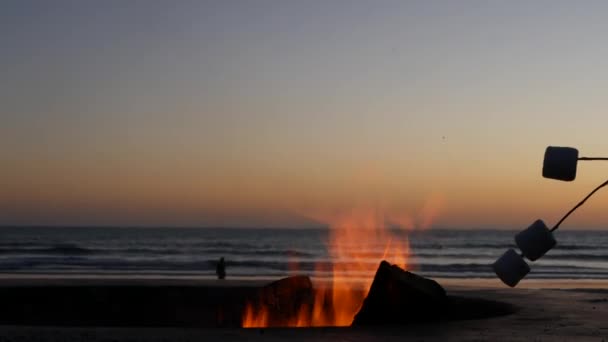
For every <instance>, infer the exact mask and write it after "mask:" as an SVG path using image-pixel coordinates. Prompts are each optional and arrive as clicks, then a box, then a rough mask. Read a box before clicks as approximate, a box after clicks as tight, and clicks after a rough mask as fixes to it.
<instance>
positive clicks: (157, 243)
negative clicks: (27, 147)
mask: <svg viewBox="0 0 608 342" xmlns="http://www.w3.org/2000/svg"><path fill="white" fill-rule="evenodd" d="M515 233H516V232H515V231H492V230H436V229H430V230H426V231H414V232H409V233H407V234H406V233H403V232H400V233H399V234H400V235H398V238H401V239H408V240H409V243H410V252H411V253H412V255H411V257H410V262H409V267H408V268H410V269H411V270H414V271H416V272H417V273H419V274H421V275H425V276H430V277H441V278H493V277H495V276H494V273H493V272H492V269H491V264H492V263H493V262H494V260H496V258H498V257H499V256H500V255H501V254H502V253H503V252H505V251H506V249H507V248H512V247H515V246H514V242H513V237H514V235H515ZM555 236H556V239H557V240H558V245H557V246H556V247H555V248H554V249H553V250H551V251H550V252H549V253H548V254H547V255H545V256H544V257H543V258H542V259H541V260H538V261H536V262H533V263H530V265H531V268H532V271H531V273H530V274H529V275H528V277H527V278H543V279H608V231H574V230H566V229H564V230H562V231H557V232H556V233H555ZM327 241H328V231H327V230H326V229H253V228H249V229H229V228H205V229H194V228H89V227H80V228H79V227H69V228H67V227H66V228H50V227H3V228H0V274H41V275H46V274H51V275H91V276H95V275H118V276H160V277H180V276H189V277H202V278H213V277H215V265H216V263H217V261H218V259H219V258H220V257H224V258H225V260H226V268H227V273H228V278H240V279H245V278H247V279H249V278H274V277H280V276H284V275H289V274H293V273H294V270H293V265H297V272H296V273H300V274H307V275H310V276H312V277H313V278H318V279H324V278H328V277H330V276H331V269H332V268H331V265H332V264H333V263H336V262H350V261H349V260H339V261H338V260H336V259H335V258H332V254H331V253H330V252H329V251H328V248H327ZM344 247H345V248H351V249H353V250H357V251H359V252H361V253H359V254H361V255H363V256H365V259H364V261H365V262H369V263H370V264H374V265H377V264H378V263H379V262H380V257H379V255H382V251H383V250H384V248H385V246H384V245H378V246H370V248H371V249H369V250H366V251H362V250H360V249H361V245H358V244H356V245H351V246H344ZM389 261H390V260H389ZM319 265H322V266H323V267H319ZM320 268H321V269H325V270H327V271H324V272H321V271H319V269H320ZM342 276H345V277H354V278H356V277H365V276H366V275H365V274H358V273H357V272H352V274H349V273H347V274H343V275H342Z"/></svg>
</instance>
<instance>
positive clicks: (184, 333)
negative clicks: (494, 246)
mask: <svg viewBox="0 0 608 342" xmlns="http://www.w3.org/2000/svg"><path fill="white" fill-rule="evenodd" d="M438 281H439V282H440V283H441V284H442V285H443V286H444V287H445V288H446V290H447V292H448V294H449V295H450V296H455V297H460V298H477V299H485V300H490V301H500V302H505V303H508V304H511V305H513V306H514V307H515V308H516V311H515V312H514V313H512V314H509V315H505V316H498V317H491V318H487V317H486V318H475V319H466V320H455V321H443V322H437V323H428V324H419V325H410V326H399V327H395V326H393V327H374V328H349V327H344V328H300V329H289V328H273V329H240V328H236V327H219V328H218V327H211V326H204V324H203V325H202V326H203V327H201V325H199V326H197V325H196V324H191V325H189V326H187V327H159V326H161V325H162V324H152V325H148V326H143V327H142V326H141V325H140V326H133V325H131V324H124V325H123V326H122V327H117V326H116V325H115V324H114V325H112V326H108V325H106V326H93V325H97V324H92V325H88V326H87V325H86V324H85V325H82V324H79V325H80V326H57V325H53V324H45V322H44V321H37V322H36V324H25V325H24V324H23V323H27V322H21V323H20V324H15V322H13V323H12V324H10V322H7V321H6V320H4V321H3V322H2V325H0V341H215V340H223V341H232V340H249V341H257V340H259V341H265V340H273V341H284V340H292V341H295V340H297V341H309V340H327V341H329V340H332V341H335V340H340V341H377V340H383V341H385V340H400V341H402V340H413V341H445V340H450V341H572V340H577V341H579V340H581V341H602V340H607V341H608V287H607V286H606V285H608V284H607V282H605V281H584V280H583V281H566V280H564V281H526V282H524V283H522V284H521V285H522V287H521V288H516V289H511V288H506V287H504V286H502V285H500V283H498V282H497V281H494V280H490V279H488V280H449V279H438ZM264 283H265V281H231V280H227V281H216V280H196V279H191V280H183V279H180V280H167V279H165V280H161V279H126V280H125V279H118V278H116V279H104V280H100V279H75V278H72V279H60V278H55V279H49V278H43V277H39V278H37V279H32V278H28V277H20V278H19V277H17V278H7V277H4V278H3V279H0V297H4V298H2V300H3V302H2V303H3V304H5V303H6V302H5V301H6V300H7V297H6V296H7V295H10V293H8V292H6V291H7V290H10V289H23V288H26V289H29V290H30V291H38V292H39V293H41V291H42V292H44V291H47V290H48V289H49V288H53V287H55V288H57V287H60V288H61V287H65V286H66V285H67V286H68V287H72V289H78V288H83V287H85V288H86V287H87V286H88V287H89V289H91V288H93V289H97V290H96V291H99V288H107V287H113V288H114V289H116V288H120V287H123V288H128V289H129V291H131V292H129V291H127V292H125V293H128V294H133V292H132V291H135V292H139V293H140V294H141V293H145V291H146V288H147V289H148V291H151V290H150V289H156V290H157V291H166V290H167V289H169V290H171V289H173V290H171V291H174V292H171V291H169V293H173V294H172V295H171V296H173V297H174V298H177V299H176V300H177V301H178V302H179V301H180V300H183V298H182V299H180V296H186V297H187V295H185V294H183V292H181V291H183V290H184V289H188V288H189V289H190V290H189V291H197V292H198V293H200V294H199V295H198V296H199V297H198V298H199V300H200V302H198V303H197V302H196V300H195V301H193V302H192V303H190V304H191V307H193V308H198V309H199V310H203V311H205V309H206V308H200V307H199V306H200V305H202V304H203V303H206V305H209V304H208V303H209V302H208V300H209V298H212V299H214V300H217V301H222V300H225V299H226V298H233V299H234V298H236V297H238V296H239V295H243V294H244V293H246V292H247V291H252V290H254V289H256V288H258V287H259V286H261V285H263V284H264ZM547 288H550V289H547ZM2 291H5V292H2ZM142 291H143V292H142ZM187 291H188V290H187ZM243 291H244V292H243ZM102 292H103V291H102ZM66 293H70V292H66ZM179 293H182V294H181V295H180V294H179ZM218 293H223V294H224V295H225V296H226V297H221V296H219V295H218ZM239 293H240V294H239ZM235 294H236V295H235ZM103 296H104V295H103V293H102V295H101V297H102V298H103ZM23 298H25V297H23ZM23 298H22V299H19V298H16V297H14V296H13V297H12V299H10V300H12V301H13V303H12V304H10V303H9V304H10V305H15V306H14V308H17V309H18V310H23V306H24V305H25V306H27V305H31V304H32V303H29V304H28V303H26V302H27V301H28V300H29V301H32V300H37V299H35V298H31V297H30V298H29V299H23ZM201 298H202V299H201ZM134 300H135V301H137V300H138V299H137V298H135V299H134ZM235 300H236V299H235ZM212 302H213V301H212ZM149 304H150V305H151V306H155V305H158V303H153V302H151V303H149ZM10 305H9V307H10ZM9 307H7V306H6V305H2V308H1V309H0V310H2V312H3V317H4V319H6V318H7V317H8V318H10V317H12V316H11V313H10V312H7V311H6V310H7V309H8V308H9ZM55 309H56V310H57V312H60V311H61V310H65V307H64V308H60V307H56V308H55ZM31 313H32V314H35V311H33V312H31ZM189 314H195V315H196V314H197V312H190V313H189ZM170 316H171V317H172V316H174V315H173V314H172V313H167V317H170ZM202 321H204V319H203V318H202V317H201V319H200V322H202ZM194 323H196V322H194Z"/></svg>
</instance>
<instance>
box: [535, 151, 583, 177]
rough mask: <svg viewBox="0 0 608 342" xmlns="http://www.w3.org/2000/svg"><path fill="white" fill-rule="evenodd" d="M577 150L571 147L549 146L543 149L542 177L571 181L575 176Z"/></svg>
mask: <svg viewBox="0 0 608 342" xmlns="http://www.w3.org/2000/svg"><path fill="white" fill-rule="evenodd" d="M577 162H578V150H577V149H575V148H572V147H555V146H549V147H547V149H546V150H545V159H544V161H543V177H545V178H552V179H559V180H563V181H573V180H574V179H575V178H576V164H577Z"/></svg>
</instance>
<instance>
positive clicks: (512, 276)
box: [492, 249, 530, 287]
mask: <svg viewBox="0 0 608 342" xmlns="http://www.w3.org/2000/svg"><path fill="white" fill-rule="evenodd" d="M492 268H493V269H494V273H496V275H497V276H498V278H500V280H502V282H503V283H505V284H507V285H509V286H511V287H515V286H516V285H517V283H519V281H520V280H522V279H523V278H524V277H525V276H526V274H528V272H530V266H528V264H527V263H526V262H525V261H524V259H523V258H522V257H521V256H520V255H519V254H517V252H515V250H514V249H509V250H508V251H506V252H505V254H503V255H502V256H501V257H500V258H498V260H496V261H495V262H494V264H493V265H492Z"/></svg>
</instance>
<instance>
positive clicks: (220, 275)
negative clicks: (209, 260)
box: [215, 257, 226, 279]
mask: <svg viewBox="0 0 608 342" xmlns="http://www.w3.org/2000/svg"><path fill="white" fill-rule="evenodd" d="M215 274H217V279H224V278H226V263H225V262H224V257H221V258H220V261H219V262H218V263H217V267H216V268H215Z"/></svg>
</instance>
